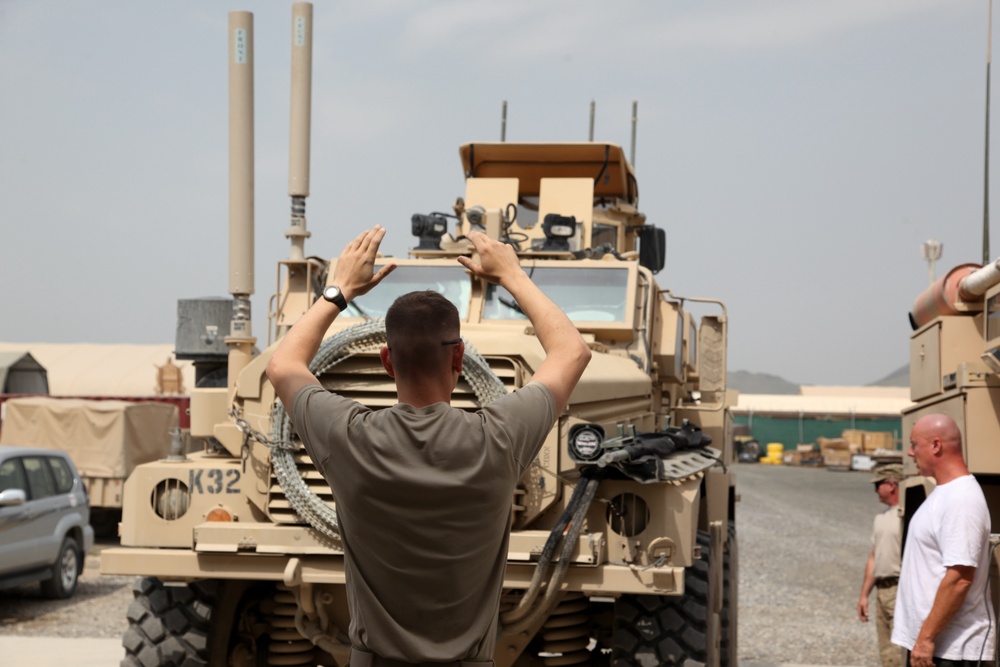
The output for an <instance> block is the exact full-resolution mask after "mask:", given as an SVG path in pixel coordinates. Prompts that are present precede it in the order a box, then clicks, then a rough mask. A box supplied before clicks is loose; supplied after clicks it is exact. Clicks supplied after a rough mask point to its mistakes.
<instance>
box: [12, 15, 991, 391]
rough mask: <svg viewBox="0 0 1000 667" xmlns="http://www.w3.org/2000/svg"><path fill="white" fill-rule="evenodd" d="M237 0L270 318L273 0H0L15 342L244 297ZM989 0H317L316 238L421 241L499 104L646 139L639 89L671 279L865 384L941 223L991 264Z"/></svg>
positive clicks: (127, 330)
mask: <svg viewBox="0 0 1000 667" xmlns="http://www.w3.org/2000/svg"><path fill="white" fill-rule="evenodd" d="M233 9H247V10H250V11H252V12H254V17H255V40H256V50H255V59H256V79H255V86H256V205H255V206H256V230H257V236H256V262H255V265H256V295H255V296H254V299H253V307H254V333H255V335H257V337H258V338H259V339H260V340H261V344H263V343H266V336H267V327H266V312H267V305H268V304H267V302H268V297H269V296H270V294H271V293H273V292H274V291H275V285H276V276H277V262H278V261H279V260H280V259H283V258H285V257H287V256H288V252H289V244H288V241H287V240H286V239H285V237H284V231H285V230H286V229H287V227H288V221H289V199H288V194H287V183H288V133H289V128H288V114H289V63H290V51H291V47H290V41H289V35H290V25H291V3H290V2H280V1H278V0H266V1H265V0H245V1H243V2H239V3H236V2H229V1H225V2H223V1H213V2H206V1H205V0H170V1H169V2H168V1H161V2H135V1H134V0H129V1H118V2H114V1H103V0H102V1H96V0H95V1H92V2H87V1H84V0H75V1H72V2H71V1H69V0H64V1H62V2H60V1H57V0H30V1H29V0H0V225H2V229H3V237H2V238H3V241H2V243H0V249H2V250H0V280H2V285H3V287H2V291H0V340H2V341H6V342H19V341H24V342H32V341H36V342H130V343H167V342H173V339H174V332H175V327H176V321H175V320H176V301H177V299H179V298H192V297H202V296H226V292H227V289H228V273H227V263H228V254H227V252H228V251H227V233H228V232H227V229H228V212H227V211H228V175H227V167H228V158H227V154H228V153H227V151H228V130H227V123H228V111H227V104H228V102H227V100H228V93H227V72H228V69H227V58H226V52H227V35H226V32H227V31H226V25H227V12H228V11H229V10H233ZM987 17H988V4H987V0H975V1H973V0H826V1H810V0H743V1H742V2H714V3H707V2H695V1H683V2H680V1H667V0H663V1H654V0H646V1H643V2H637V1H628V0H623V1H618V2H608V1H607V0H604V1H602V2H595V1H591V0H547V1H545V2H538V1H537V0H502V1H492V0H478V1H477V0H453V1H438V0H426V1H422V0H384V1H379V0H375V1H373V0H364V1H361V0H355V1H353V2H347V1H338V2H317V3H316V4H315V23H314V41H315V47H314V65H313V77H314V89H313V128H312V131H313V143H312V175H311V196H310V198H309V200H308V210H307V216H308V223H309V229H310V231H311V232H312V238H311V239H310V240H309V241H308V242H307V245H306V253H307V254H315V255H322V256H325V257H330V256H334V255H336V254H337V253H339V251H340V249H341V248H342V247H343V245H344V243H345V242H346V241H347V240H348V239H349V238H351V237H353V236H354V235H356V233H357V232H358V231H359V230H360V229H362V228H363V227H365V226H370V225H372V224H375V223H380V224H382V225H384V226H385V227H387V228H388V230H389V235H388V236H387V240H386V243H385V246H384V247H385V249H386V250H387V251H389V252H392V253H394V254H405V252H406V249H407V248H409V247H410V246H411V245H413V244H414V240H413V238H412V237H411V236H410V233H409V230H410V216H411V215H412V214H413V213H416V212H424V213H426V212H430V211H433V210H449V207H450V205H451V203H452V202H453V201H454V200H455V197H456V196H459V195H461V194H462V193H463V189H464V186H463V180H462V171H461V165H460V162H459V159H458V151H457V149H458V146H459V145H460V144H462V143H464V142H469V141H496V140H498V139H499V134H500V109H501V104H502V102H503V101H504V100H507V103H508V123H507V139H508V141H522V140H523V141H545V140H554V141H583V140H586V138H587V130H588V123H589V105H590V102H591V100H594V101H595V102H596V105H597V120H596V131H595V135H596V136H595V138H596V139H597V140H599V141H610V142H615V143H619V144H621V145H623V146H625V147H626V150H627V147H628V145H629V141H630V139H629V135H630V118H631V104H632V101H633V100H637V101H638V103H639V114H638V115H639V124H638V142H637V149H636V173H637V178H638V181H639V186H640V193H641V198H640V201H639V207H640V209H641V210H642V211H643V212H644V213H646V214H647V216H648V219H649V222H651V223H654V224H656V225H658V226H661V227H663V228H665V229H666V231H667V244H668V250H667V266H666V268H665V269H664V271H662V272H661V273H660V274H659V276H658V280H659V282H660V284H661V286H665V287H669V288H670V289H672V290H673V291H674V292H675V293H676V294H680V295H684V296H694V297H713V298H719V299H722V300H724V301H725V303H726V305H727V307H728V314H729V317H730V345H729V368H730V370H748V371H757V372H768V373H773V374H776V375H780V376H782V377H785V378H786V379H788V380H791V381H793V382H799V383H808V384H864V383H867V382H870V381H872V380H875V379H878V378H879V377H881V376H883V375H886V374H887V373H889V372H890V371H893V370H894V369H896V368H898V367H899V366H901V365H902V364H904V363H906V361H907V355H908V336H909V325H908V322H907V313H908V311H909V309H910V307H911V306H912V304H913V301H914V299H915V298H916V296H917V295H918V293H919V292H920V291H921V290H922V289H923V288H924V287H925V286H926V284H927V264H926V263H925V262H924V261H923V260H922V259H921V256H920V245H921V243H922V242H923V241H925V240H927V239H929V238H934V239H937V240H939V241H941V242H942V243H943V244H944V255H943V258H942V260H941V262H940V263H939V269H938V270H939V275H940V272H941V271H942V270H947V269H948V268H950V267H951V266H954V265H956V264H960V263H965V262H977V261H980V260H981V256H982V248H981V239H982V210H983V208H982V207H983V204H982V201H983V149H984V104H985V83H986V76H985V75H986V47H987ZM994 98H996V95H995V94H994ZM994 102H995V104H994V106H995V107H997V106H1000V100H997V99H994ZM995 125H996V124H995ZM998 134H1000V126H998V127H995V128H994V132H993V136H994V137H996V136H998ZM994 143H996V141H994ZM994 154H995V155H997V154H998V153H997V151H996V147H994ZM997 171H1000V166H998V167H997V168H995V169H994V172H997ZM994 199H995V200H996V198H994ZM998 215H1000V212H998ZM994 238H995V242H994V249H993V251H992V256H993V257H996V256H998V255H1000V233H998V232H997V230H996V225H994Z"/></svg>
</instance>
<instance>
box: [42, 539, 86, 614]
mask: <svg viewBox="0 0 1000 667" xmlns="http://www.w3.org/2000/svg"><path fill="white" fill-rule="evenodd" d="M82 571H83V553H82V552H81V551H80V545H78V544H77V543H76V540H74V539H73V538H72V537H66V538H64V539H63V542H62V545H61V546H60V547H59V555H58V556H57V557H56V562H55V563H53V564H52V577H51V578H50V579H45V580H43V581H42V595H44V596H45V597H47V598H55V599H57V600H63V599H66V598H68V597H69V596H71V595H73V591H75V590H76V584H77V582H79V580H80V573H81V572H82Z"/></svg>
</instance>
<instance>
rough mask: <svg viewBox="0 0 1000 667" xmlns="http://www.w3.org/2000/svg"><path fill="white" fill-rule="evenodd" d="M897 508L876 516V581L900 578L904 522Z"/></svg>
mask: <svg viewBox="0 0 1000 667" xmlns="http://www.w3.org/2000/svg"><path fill="white" fill-rule="evenodd" d="M897 509H898V508H897V507H895V506H893V507H890V508H889V509H887V510H886V511H884V512H882V513H881V514H878V515H876V516H875V523H874V526H873V528H872V546H874V547H875V568H874V570H873V571H872V574H873V575H874V577H875V578H876V579H882V578H883V577H898V576H899V564H900V561H901V559H902V556H901V555H900V554H901V553H902V549H901V545H902V540H903V520H902V519H900V518H899V513H898V512H897Z"/></svg>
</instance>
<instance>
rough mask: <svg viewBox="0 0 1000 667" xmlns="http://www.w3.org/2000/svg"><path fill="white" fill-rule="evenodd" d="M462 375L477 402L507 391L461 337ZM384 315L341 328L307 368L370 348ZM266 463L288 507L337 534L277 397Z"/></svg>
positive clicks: (324, 366) (324, 367)
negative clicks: (298, 457) (298, 460)
mask: <svg viewBox="0 0 1000 667" xmlns="http://www.w3.org/2000/svg"><path fill="white" fill-rule="evenodd" d="M462 340H463V341H464V342H465V357H464V359H463V361H462V377H464V378H465V381H466V382H468V383H469V386H470V387H472V391H473V393H475V395H476V400H477V401H478V402H479V405H480V406H483V405H488V404H490V403H492V402H493V401H495V400H497V399H498V398H501V397H503V396H506V395H507V388H506V387H505V386H504V384H503V381H502V380H500V378H498V377H497V375H496V373H494V372H493V370H492V369H491V368H490V365H489V364H488V363H487V362H486V360H485V359H484V358H483V357H482V355H481V354H479V352H478V351H477V350H476V348H475V347H474V346H473V345H472V344H471V343H469V341H468V340H466V339H465V338H463V339H462ZM385 343H386V338H385V320H384V319H382V318H378V319H371V320H367V321H365V322H362V323H361V324H356V325H354V326H352V327H349V328H347V329H344V330H343V331H340V332H338V333H336V334H334V335H333V336H331V337H330V338H327V339H326V340H324V341H323V343H322V344H321V345H320V347H319V351H318V352H317V353H316V357H315V358H314V359H313V360H312V363H311V364H309V370H310V371H312V373H313V375H315V376H316V377H320V376H322V375H323V374H324V373H326V372H327V371H328V370H330V369H331V368H333V367H334V366H336V365H337V364H339V363H340V362H342V361H344V360H345V359H349V358H350V357H352V356H354V355H355V354H359V353H361V352H369V351H371V350H373V349H378V348H380V347H381V346H382V345H385ZM271 424H272V426H271V467H272V468H273V469H274V475H275V477H276V478H277V480H278V484H279V485H280V486H281V488H282V490H284V492H285V497H286V498H287V499H288V502H289V503H290V504H291V506H292V509H294V510H295V512H296V514H298V515H299V517H301V518H302V519H303V520H304V521H305V522H306V523H308V524H309V525H310V526H312V527H313V528H315V529H316V530H318V531H319V532H321V533H323V534H324V535H326V536H327V537H330V538H333V539H339V537H340V527H339V526H338V524H337V513H336V511H335V510H334V509H333V508H331V507H330V506H329V505H327V504H326V503H325V502H323V500H322V499H321V498H320V497H319V496H317V495H316V494H315V493H313V492H312V491H310V490H309V487H308V486H307V485H306V483H305V481H304V480H303V479H302V475H300V474H299V471H298V467H297V466H296V465H295V456H294V452H295V450H296V449H298V447H297V446H296V445H295V444H293V443H292V420H291V417H290V416H289V414H288V411H287V410H286V409H285V406H284V405H282V404H281V402H280V401H278V402H276V403H275V405H274V408H273V409H272V410H271Z"/></svg>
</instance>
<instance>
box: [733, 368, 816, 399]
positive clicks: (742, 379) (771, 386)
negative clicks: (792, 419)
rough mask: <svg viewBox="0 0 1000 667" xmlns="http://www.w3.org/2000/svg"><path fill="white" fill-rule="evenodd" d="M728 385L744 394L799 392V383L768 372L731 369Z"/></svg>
mask: <svg viewBox="0 0 1000 667" xmlns="http://www.w3.org/2000/svg"><path fill="white" fill-rule="evenodd" d="M727 378H728V379H727V381H726V386H727V388H729V389H737V390H739V391H740V393H743V394H793V395H794V394H798V393H799V385H797V384H793V383H791V382H789V381H788V380H785V379H783V378H780V377H778V376H777V375H769V374H768V373H751V372H749V371H730V372H729V374H728V375H727Z"/></svg>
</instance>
